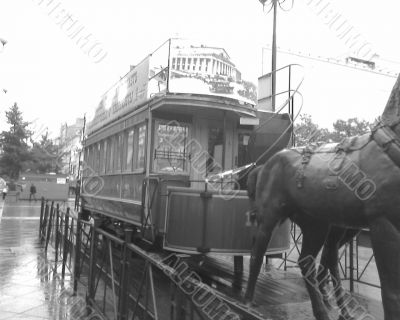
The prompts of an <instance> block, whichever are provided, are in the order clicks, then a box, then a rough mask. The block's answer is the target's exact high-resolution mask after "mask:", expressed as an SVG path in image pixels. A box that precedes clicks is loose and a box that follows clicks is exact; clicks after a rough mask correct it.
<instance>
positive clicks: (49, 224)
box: [44, 201, 54, 252]
mask: <svg viewBox="0 0 400 320" xmlns="http://www.w3.org/2000/svg"><path fill="white" fill-rule="evenodd" d="M53 214H54V201H52V202H51V207H50V216H49V221H48V224H47V234H46V245H45V248H44V251H45V252H47V247H48V245H49V241H50V234H51V223H52V220H53Z"/></svg>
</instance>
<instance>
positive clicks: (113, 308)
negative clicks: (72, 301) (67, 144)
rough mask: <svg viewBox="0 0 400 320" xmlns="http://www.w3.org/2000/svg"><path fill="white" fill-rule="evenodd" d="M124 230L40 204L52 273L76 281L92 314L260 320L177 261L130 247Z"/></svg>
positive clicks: (129, 230)
mask: <svg viewBox="0 0 400 320" xmlns="http://www.w3.org/2000/svg"><path fill="white" fill-rule="evenodd" d="M122 229H123V234H120V235H117V234H116V233H115V232H113V231H112V230H113V229H112V228H111V229H104V227H103V225H102V224H101V219H98V218H94V219H92V220H91V221H84V220H83V219H82V214H81V212H76V211H74V210H71V209H70V208H66V209H65V208H62V207H61V206H60V205H58V204H56V203H54V202H49V201H45V200H44V199H42V204H41V214H40V226H39V238H40V240H41V241H42V242H45V251H46V253H47V255H50V254H54V260H53V259H50V260H53V261H54V270H53V272H54V273H60V274H61V277H62V279H63V280H65V279H67V280H70V281H72V283H73V294H74V295H78V294H79V293H80V292H82V291H84V292H85V299H86V303H87V310H88V313H90V312H95V313H96V314H101V315H102V316H103V317H104V318H106V319H115V320H128V319H129V320H130V319H154V320H158V319H173V320H186V319H190V320H198V319H205V320H208V319H215V318H216V316H223V317H229V318H233V319H239V318H246V319H251V320H252V319H262V317H261V316H260V315H259V314H257V313H254V312H253V311H252V310H251V309H248V308H246V307H245V306H244V305H241V304H240V303H238V301H236V300H232V299H230V298H227V297H226V296H224V295H223V294H222V293H220V292H217V291H215V290H214V289H212V288H211V287H209V286H207V285H205V284H204V283H202V282H201V279H200V277H199V276H197V275H196V274H195V273H194V272H191V271H190V269H189V268H188V264H186V263H185V260H184V259H183V258H182V259H181V257H180V256H179V255H169V256H167V254H166V252H152V251H151V250H144V249H142V248H141V247H139V246H138V245H137V244H135V243H133V242H132V241H131V240H132V234H133V233H134V230H133V229H132V228H130V227H124V228H122ZM171 259H172V261H173V263H171ZM67 273H68V274H69V276H70V277H67ZM96 319H97V318H96Z"/></svg>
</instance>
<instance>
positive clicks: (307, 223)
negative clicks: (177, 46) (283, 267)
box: [246, 166, 359, 319]
mask: <svg viewBox="0 0 400 320" xmlns="http://www.w3.org/2000/svg"><path fill="white" fill-rule="evenodd" d="M261 169H262V167H261V166H259V167H256V168H255V169H253V170H252V171H251V172H250V173H249V175H248V179H247V192H248V196H249V200H250V208H251V210H252V211H253V210H256V208H255V197H256V184H257V177H258V174H259V173H260V171H261ZM290 219H291V220H292V221H293V222H295V223H296V224H297V225H298V226H299V227H300V228H301V230H302V233H303V243H305V246H303V247H302V250H301V253H300V256H299V261H300V266H301V270H302V273H303V275H304V277H305V278H307V277H310V279H305V280H306V281H305V282H306V285H307V289H308V292H309V295H310V297H312V304H313V309H315V310H316V313H318V312H319V311H318V310H319V308H323V305H322V302H321V301H322V300H321V297H320V294H321V295H322V298H323V302H324V304H325V305H326V306H327V307H328V308H330V307H331V306H330V304H329V297H330V296H331V295H332V292H333V295H334V296H335V297H336V301H337V305H338V306H339V308H340V313H341V315H342V317H343V319H351V316H350V312H349V310H348V308H347V306H346V304H345V300H346V295H345V290H344V289H343V287H342V285H341V280H340V272H339V249H340V248H341V247H342V246H343V245H344V244H345V243H347V242H348V241H350V240H351V239H352V238H353V237H354V236H355V235H356V234H358V232H359V230H354V229H348V228H341V227H336V226H329V225H328V224H327V223H326V222H324V221H320V220H318V219H315V218H313V217H310V216H308V215H302V214H293V215H292V216H290ZM317 233H318V234H319V236H316V234H317ZM310 241H312V242H310ZM322 247H323V251H322V255H321V261H320V268H319V270H318V273H317V278H316V283H314V285H312V281H313V278H314V279H315V276H314V277H313V271H312V267H313V266H314V264H313V262H314V261H315V259H316V256H317V254H318V253H319V251H320V249H321V248H322ZM328 270H329V272H330V274H331V277H332V282H333V290H332V291H328V290H327V287H326V285H327V283H328ZM314 273H315V272H314ZM317 288H318V290H317ZM253 290H254V288H253ZM248 293H249V291H248ZM251 298H252V297H249V296H247V297H246V299H247V300H251Z"/></svg>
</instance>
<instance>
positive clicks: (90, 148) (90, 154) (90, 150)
mask: <svg viewBox="0 0 400 320" xmlns="http://www.w3.org/2000/svg"><path fill="white" fill-rule="evenodd" d="M88 167H89V168H93V145H91V146H90V147H89V157H88Z"/></svg>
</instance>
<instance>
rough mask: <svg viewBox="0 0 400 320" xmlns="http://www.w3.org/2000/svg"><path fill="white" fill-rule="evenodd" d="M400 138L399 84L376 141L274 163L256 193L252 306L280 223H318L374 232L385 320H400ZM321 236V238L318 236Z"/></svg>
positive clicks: (364, 139) (323, 317)
mask: <svg viewBox="0 0 400 320" xmlns="http://www.w3.org/2000/svg"><path fill="white" fill-rule="evenodd" d="M399 137H400V78H399V79H397V82H396V84H395V86H394V88H393V90H392V93H391V95H390V98H389V101H388V103H387V105H386V108H385V110H384V113H383V115H382V120H381V124H380V126H378V127H377V128H375V129H374V130H373V132H372V133H371V134H367V135H364V136H360V137H357V138H355V139H349V140H347V141H345V143H344V144H342V145H341V146H337V147H336V148H331V149H330V148H327V147H325V146H323V147H320V148H318V149H316V150H313V152H312V153H308V154H307V153H306V154H304V153H301V152H299V151H298V150H293V149H292V150H283V151H281V152H279V153H277V154H275V155H274V156H273V157H272V158H271V159H270V160H269V161H267V163H266V164H265V165H264V166H263V168H262V170H261V172H260V173H259V175H258V181H257V187H256V205H257V210H258V213H259V217H258V220H259V226H258V230H257V235H256V239H255V245H254V248H253V252H252V259H251V263H250V276H249V283H248V287H247V292H246V297H248V298H250V299H251V298H252V295H253V291H254V287H255V282H256V280H257V276H258V273H259V271H260V267H261V263H262V258H263V255H264V253H265V250H266V248H267V245H268V243H269V240H270V238H271V233H272V230H273V229H274V227H275V226H276V224H278V223H279V222H280V221H282V220H284V219H286V218H288V217H291V216H293V215H295V214H301V215H305V216H306V215H307V216H309V217H311V218H312V219H311V221H310V222H309V223H308V227H309V228H313V225H314V224H315V221H317V220H319V221H322V222H324V223H325V224H327V225H335V226H338V227H345V228H346V227H347V228H348V227H350V228H366V227H367V228H369V229H370V236H371V242H372V247H373V250H374V255H375V261H376V264H377V268H378V273H379V278H380V281H381V288H382V289H381V292H382V301H383V308H384V314H385V320H397V319H399V318H400V197H399V196H398V192H399V190H400V140H399ZM315 228H318V224H316V225H315ZM321 236H322V235H321V234H320V232H317V233H316V235H315V237H316V238H317V237H321ZM313 241H318V239H310V240H309V241H308V243H305V242H304V241H303V248H304V250H307V251H312V250H315V249H313V248H312V247H313V245H312V243H313ZM311 299H312V300H313V297H312V296H311ZM315 301H317V300H315ZM315 301H313V307H317V308H314V309H313V310H314V315H315V317H316V318H317V319H318V320H328V319H329V317H328V315H327V312H326V310H324V309H323V308H322V307H321V308H320V307H319V305H314V303H315ZM317 303H318V302H317Z"/></svg>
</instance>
